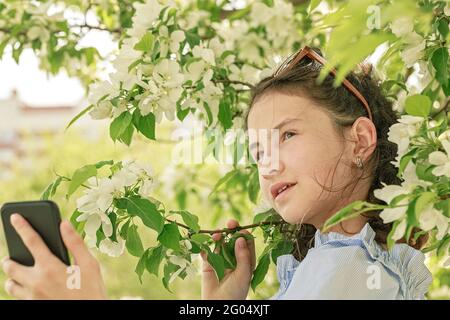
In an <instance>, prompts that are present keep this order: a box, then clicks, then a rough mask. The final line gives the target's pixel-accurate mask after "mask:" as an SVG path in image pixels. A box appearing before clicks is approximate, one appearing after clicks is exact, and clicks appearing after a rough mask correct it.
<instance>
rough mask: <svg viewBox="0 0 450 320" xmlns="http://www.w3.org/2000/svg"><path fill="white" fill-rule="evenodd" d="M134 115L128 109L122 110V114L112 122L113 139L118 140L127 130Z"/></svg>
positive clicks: (111, 133) (110, 130) (110, 131)
mask: <svg viewBox="0 0 450 320" xmlns="http://www.w3.org/2000/svg"><path fill="white" fill-rule="evenodd" d="M131 119H132V116H131V114H130V113H129V112H128V111H125V112H122V114H121V115H120V116H118V117H117V118H116V119H114V120H113V122H111V125H110V127H109V135H110V136H111V139H113V141H116V140H117V139H118V138H119V137H120V136H122V134H124V132H125V131H126V130H127V128H128V126H129V125H130V123H131Z"/></svg>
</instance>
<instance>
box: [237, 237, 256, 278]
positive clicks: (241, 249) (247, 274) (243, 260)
mask: <svg viewBox="0 0 450 320" xmlns="http://www.w3.org/2000/svg"><path fill="white" fill-rule="evenodd" d="M234 250H235V255H236V270H235V274H236V275H237V276H239V277H241V279H242V281H246V282H247V281H250V279H251V277H252V260H251V253H250V250H249V248H248V246H247V241H246V240H245V238H244V237H239V238H238V239H237V240H236V243H235V248H234Z"/></svg>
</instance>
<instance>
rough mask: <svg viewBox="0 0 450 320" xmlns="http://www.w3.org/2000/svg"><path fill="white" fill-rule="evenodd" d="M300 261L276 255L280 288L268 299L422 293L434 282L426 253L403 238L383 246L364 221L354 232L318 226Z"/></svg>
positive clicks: (388, 296)
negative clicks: (426, 260)
mask: <svg viewBox="0 0 450 320" xmlns="http://www.w3.org/2000/svg"><path fill="white" fill-rule="evenodd" d="M314 240H315V243H314V247H313V248H311V249H309V251H308V254H307V255H306V257H305V258H304V259H303V261H302V262H299V261H298V260H296V259H295V258H294V256H293V255H291V254H286V255H282V256H279V257H278V259H277V277H278V280H279V282H280V288H279V290H278V292H277V293H276V294H275V295H274V296H272V297H271V298H270V300H287V299H289V300H294V299H295V300H297V299H425V293H426V292H427V291H428V287H429V285H430V284H431V282H432V277H431V273H430V271H429V270H428V269H427V267H426V265H425V263H424V260H425V256H424V254H423V253H422V252H421V251H419V250H416V249H414V248H412V247H410V246H408V245H407V244H395V245H394V246H393V247H392V249H391V250H389V251H387V250H385V249H383V248H382V247H381V246H380V245H379V244H378V243H377V242H376V241H375V231H374V230H373V229H372V228H371V227H370V225H369V224H368V223H366V225H365V226H364V228H363V229H362V230H361V231H360V233H358V234H356V235H354V236H351V237H349V236H345V235H343V234H340V233H335V232H329V233H324V234H322V233H321V232H320V230H317V231H316V234H315V238H314Z"/></svg>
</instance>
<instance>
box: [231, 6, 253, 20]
mask: <svg viewBox="0 0 450 320" xmlns="http://www.w3.org/2000/svg"><path fill="white" fill-rule="evenodd" d="M251 10H252V6H247V7H245V8H244V9H241V10H237V11H236V12H234V13H233V14H231V15H230V16H229V17H228V20H230V21H233V20H238V19H242V18H244V17H245V16H246V15H248V14H250V12H251Z"/></svg>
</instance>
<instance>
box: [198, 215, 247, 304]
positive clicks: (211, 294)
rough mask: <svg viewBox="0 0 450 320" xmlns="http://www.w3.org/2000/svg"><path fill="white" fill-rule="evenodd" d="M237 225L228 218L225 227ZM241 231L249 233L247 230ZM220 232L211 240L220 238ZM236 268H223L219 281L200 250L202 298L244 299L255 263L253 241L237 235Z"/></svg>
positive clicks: (237, 224)
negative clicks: (223, 274) (223, 271)
mask: <svg viewBox="0 0 450 320" xmlns="http://www.w3.org/2000/svg"><path fill="white" fill-rule="evenodd" d="M237 226H239V223H238V222H237V221H236V220H228V222H227V228H229V229H232V228H236V227H237ZM239 232H241V233H246V234H250V233H249V232H248V230H241V231H239ZM221 236H222V235H221V234H220V233H215V234H214V235H213V240H214V241H218V240H220V238H221ZM234 250H235V255H236V269H234V270H232V269H227V270H225V277H224V278H223V279H222V280H221V281H220V282H219V280H218V279H217V277H216V274H215V272H214V269H213V268H212V267H211V265H210V264H209V263H208V261H207V254H206V253H205V252H203V251H202V252H201V257H202V259H203V274H202V299H205V300H221V299H224V300H245V299H246V298H247V294H248V290H249V288H250V281H251V279H252V274H253V270H254V269H255V264H256V255H255V242H254V240H253V239H252V240H246V239H245V238H244V237H239V238H238V239H237V240H236V244H235V248H234Z"/></svg>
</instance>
